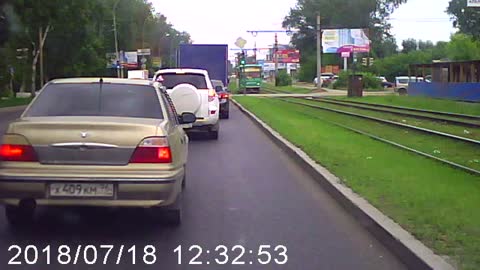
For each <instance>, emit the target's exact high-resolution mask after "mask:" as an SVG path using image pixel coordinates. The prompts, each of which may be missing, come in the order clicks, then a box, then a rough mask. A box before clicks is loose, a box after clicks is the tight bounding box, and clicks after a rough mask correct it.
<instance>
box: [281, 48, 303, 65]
mask: <svg viewBox="0 0 480 270" xmlns="http://www.w3.org/2000/svg"><path fill="white" fill-rule="evenodd" d="M277 59H278V63H300V51H299V50H294V49H287V50H279V51H277Z"/></svg>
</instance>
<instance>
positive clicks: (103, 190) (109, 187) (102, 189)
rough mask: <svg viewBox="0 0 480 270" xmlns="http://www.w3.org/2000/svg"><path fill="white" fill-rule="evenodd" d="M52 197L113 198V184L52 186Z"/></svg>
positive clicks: (65, 184)
mask: <svg viewBox="0 0 480 270" xmlns="http://www.w3.org/2000/svg"><path fill="white" fill-rule="evenodd" d="M49 188H50V197H102V198H109V197H113V189H114V188H113V184H83V183H82V184H80V183H55V184H50V187H49Z"/></svg>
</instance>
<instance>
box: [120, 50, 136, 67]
mask: <svg viewBox="0 0 480 270" xmlns="http://www.w3.org/2000/svg"><path fill="white" fill-rule="evenodd" d="M122 65H123V66H124V67H132V68H136V67H138V53H137V52H136V51H133V52H124V58H123V61H122Z"/></svg>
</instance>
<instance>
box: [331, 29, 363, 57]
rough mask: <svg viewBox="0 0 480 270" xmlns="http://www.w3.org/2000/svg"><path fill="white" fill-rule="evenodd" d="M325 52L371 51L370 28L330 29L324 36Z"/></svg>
mask: <svg viewBox="0 0 480 270" xmlns="http://www.w3.org/2000/svg"><path fill="white" fill-rule="evenodd" d="M322 47H323V53H338V54H340V53H342V52H350V53H366V52H370V39H369V37H368V29H330V30H324V31H323V36H322Z"/></svg>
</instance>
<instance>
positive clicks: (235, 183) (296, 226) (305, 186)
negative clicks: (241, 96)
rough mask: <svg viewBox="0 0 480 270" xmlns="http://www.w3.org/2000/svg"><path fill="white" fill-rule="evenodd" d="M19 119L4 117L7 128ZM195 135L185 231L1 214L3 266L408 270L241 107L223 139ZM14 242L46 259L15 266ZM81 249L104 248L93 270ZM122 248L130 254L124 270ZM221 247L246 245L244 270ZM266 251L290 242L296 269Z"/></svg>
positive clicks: (141, 222) (121, 220)
mask: <svg viewBox="0 0 480 270" xmlns="http://www.w3.org/2000/svg"><path fill="white" fill-rule="evenodd" d="M18 114H19V113H18V112H14V113H1V114H0V130H2V131H3V129H4V127H5V125H6V123H7V122H8V121H10V120H11V119H13V118H15V117H16V115H18ZM195 137H197V138H194V140H193V141H192V142H191V144H190V157H189V158H190V159H189V164H188V168H187V179H188V180H187V181H188V184H187V185H188V187H187V190H186V192H185V194H184V220H183V224H182V226H181V227H179V228H171V227H166V226H160V225H158V224H154V223H152V222H151V221H150V219H149V216H148V215H146V214H145V213H143V212H142V211H140V210H129V211H119V212H118V211H116V212H115V211H105V210H89V209H65V210H66V211H59V209H39V211H38V217H37V219H36V221H35V223H34V224H32V226H31V229H29V230H27V231H23V232H19V231H13V230H11V229H10V228H9V227H8V226H7V224H6V221H5V218H4V217H3V214H2V215H0V269H42V270H43V269H49V270H52V269H168V270H173V269H292V270H297V269H305V270H310V269H312V270H318V269H327V270H329V269H335V270H342V269H349V270H350V269H356V270H360V269H368V270H375V269H389V270H395V269H406V267H405V266H404V265H402V264H401V262H399V260H398V259H397V258H396V257H394V256H393V255H392V254H391V253H390V252H389V251H388V250H387V249H386V248H385V247H383V246H382V245H381V244H380V243H379V242H378V241H376V239H375V238H374V237H373V236H372V235H370V234H369V233H368V232H367V231H366V230H365V229H364V228H363V227H361V226H360V225H359V224H358V222H357V221H356V220H355V219H354V218H352V217H351V216H349V215H348V214H347V213H346V212H345V211H344V210H343V209H342V208H341V207H340V206H339V205H338V204H337V203H336V202H335V201H334V200H333V199H331V198H330V197H329V195H328V194H327V193H326V192H325V191H323V190H322V189H321V187H320V186H319V185H318V184H317V183H316V182H315V181H314V180H313V179H312V178H311V177H310V176H309V175H307V174H306V173H304V172H303V171H302V169H301V168H300V167H299V166H297V165H296V164H295V163H294V162H293V161H292V160H291V159H290V158H289V157H288V156H287V155H286V154H285V153H284V152H283V151H282V150H281V149H280V148H278V147H277V146H276V145H275V144H274V143H273V142H271V141H270V140H269V138H268V137H267V136H266V135H264V134H263V133H262V132H261V131H260V130H259V129H258V128H257V127H256V126H255V125H254V124H253V123H252V122H251V121H250V120H249V119H248V118H246V117H245V116H244V115H243V114H241V113H240V111H239V110H238V109H236V108H235V107H234V106H232V107H231V118H230V119H229V120H223V121H222V123H221V129H220V139H219V141H209V140H204V139H202V138H198V136H195ZM11 245H19V246H20V247H22V249H25V247H26V246H27V245H34V246H36V248H37V249H38V251H39V254H38V257H39V258H38V261H37V262H36V263H35V264H32V265H26V264H25V258H24V255H25V252H24V250H22V253H21V255H20V256H19V257H18V258H17V260H18V261H22V262H23V264H22V265H15V266H13V265H8V264H7V263H8V261H9V260H10V259H12V258H13V257H14V255H15V254H16V253H17V252H16V251H15V250H11V251H10V252H9V251H8V248H9V247H10V246H11ZM48 245H50V247H51V254H50V258H51V262H50V263H51V265H48V266H47V265H46V263H47V262H46V257H47V252H46V251H43V252H42V249H43V248H45V247H46V246H48ZM60 245H68V246H69V247H70V248H71V249H72V251H71V256H72V258H71V261H70V262H69V264H67V265H60V264H58V262H57V260H58V259H59V258H58V257H57V256H58V253H57V249H58V247H59V246H60ZM79 245H82V249H81V250H83V248H84V247H85V246H86V245H95V246H96V247H97V250H98V255H97V262H96V263H95V264H94V265H86V264H85V262H84V259H83V258H82V257H83V252H80V253H79V259H78V261H77V264H76V265H74V264H73V263H74V257H75V256H74V255H75V253H76V249H77V247H78V246H79ZM100 245H114V248H113V250H112V252H111V255H110V257H109V259H108V260H107V264H106V265H102V264H103V259H104V256H105V254H106V252H105V251H106V250H104V249H100ZM121 245H124V252H123V255H122V257H121V260H120V263H119V264H118V265H116V259H117V258H118V253H119V249H120V246H121ZM133 245H135V246H136V247H135V250H136V254H135V258H136V261H135V265H133V264H132V252H127V249H129V248H131V247H132V246H133ZM146 245H154V246H155V248H156V262H155V264H154V265H146V264H145V263H144V262H143V258H142V257H143V249H144V247H145V246H146ZM179 245H182V249H183V252H182V253H183V255H182V264H181V265H179V264H178V263H177V261H178V253H175V252H174V251H173V250H174V249H175V248H177V246H179ZM192 245H198V246H200V247H201V248H202V250H203V252H202V255H201V256H199V257H198V258H197V260H196V261H202V262H203V265H189V261H190V260H191V259H192V258H193V257H194V256H195V255H196V254H197V253H198V249H195V248H194V249H192V251H191V252H189V251H188V248H189V247H190V246H192ZM218 245H225V246H227V247H229V248H230V249H231V248H232V247H234V246H235V245H241V246H243V247H244V248H245V254H244V255H243V256H241V258H240V259H239V261H244V262H245V263H246V264H245V265H232V263H231V261H232V260H233V259H234V258H235V257H237V256H238V255H239V254H240V252H241V250H240V249H236V250H235V251H229V252H228V255H229V263H227V264H225V265H219V264H218V263H217V262H215V258H217V259H218V260H220V262H221V261H222V260H224V257H222V256H220V255H218V254H219V253H220V252H221V250H220V251H219V252H215V251H214V250H215V248H216V247H217V246H218ZM260 245H271V246H272V247H276V246H277V245H284V246H285V247H286V248H287V255H288V262H287V263H286V264H285V265H277V264H276V263H275V262H274V261H273V259H275V258H276V259H277V260H278V261H280V262H281V261H282V260H284V258H283V257H282V256H281V255H279V253H280V252H281V251H282V250H281V248H280V249H278V250H277V252H274V251H273V248H272V249H270V251H271V254H272V262H270V263H268V264H266V265H261V264H260V263H259V262H258V261H257V259H258V258H260V259H262V260H263V261H264V260H266V259H267V256H266V255H261V256H260V257H258V256H256V255H255V254H257V253H258V250H259V247H260ZM207 250H208V251H210V253H208V254H207ZM250 250H251V251H252V253H253V254H250ZM33 251H34V249H33V247H31V248H30V249H29V252H28V256H27V257H28V259H29V260H30V261H33V260H34V255H35V254H34V252H33ZM92 254H93V251H92V248H90V249H89V250H88V252H87V259H88V260H93V257H92V256H93V255H92ZM214 254H217V255H216V256H215V255H214ZM60 259H62V260H63V261H67V259H68V258H67V257H62V258H60ZM146 259H147V260H150V259H152V258H151V257H147V258H146ZM207 262H208V263H209V264H207ZM250 262H252V264H250Z"/></svg>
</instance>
